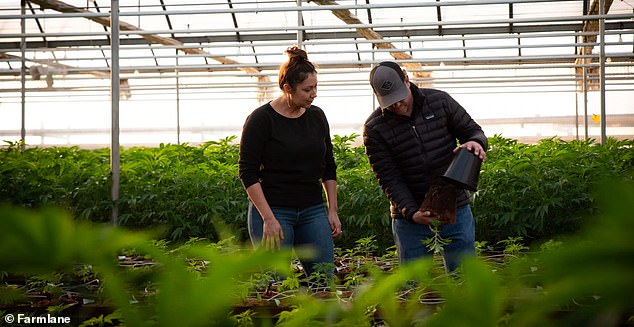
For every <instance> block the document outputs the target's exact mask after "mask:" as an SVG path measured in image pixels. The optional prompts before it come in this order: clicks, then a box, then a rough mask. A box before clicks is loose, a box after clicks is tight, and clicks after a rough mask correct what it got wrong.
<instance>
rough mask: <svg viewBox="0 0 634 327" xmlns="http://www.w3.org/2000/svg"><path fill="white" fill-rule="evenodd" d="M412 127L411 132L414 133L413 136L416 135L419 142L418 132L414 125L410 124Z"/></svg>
mask: <svg viewBox="0 0 634 327" xmlns="http://www.w3.org/2000/svg"><path fill="white" fill-rule="evenodd" d="M411 125H412V131H414V135H416V138H417V139H419V140H420V135H418V131H417V130H416V124H414V123H411Z"/></svg>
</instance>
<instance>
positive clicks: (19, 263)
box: [0, 182, 634, 326]
mask: <svg viewBox="0 0 634 327" xmlns="http://www.w3.org/2000/svg"><path fill="white" fill-rule="evenodd" d="M612 192H615V193H614V194H612ZM601 194H602V195H603V196H602V197H601V204H600V207H601V208H602V213H601V214H597V215H593V220H592V222H591V223H588V224H584V226H583V229H582V230H581V231H580V232H578V233H575V235H572V236H571V237H569V238H568V239H566V240H563V241H559V242H548V243H545V244H544V245H543V246H542V247H541V250H540V251H535V252H531V253H527V252H523V251H515V250H512V249H510V250H509V253H510V254H512V255H511V256H509V257H507V259H505V262H504V263H503V264H502V265H499V264H492V263H491V262H487V261H484V260H482V259H481V258H477V257H474V258H470V259H468V260H466V261H465V262H464V266H463V267H462V270H461V271H460V273H459V274H458V275H452V276H449V275H444V274H440V275H439V274H437V273H434V271H433V269H432V268H433V260H432V259H422V260H419V261H416V262H413V263H410V264H407V265H403V266H400V267H396V268H394V269H389V270H388V271H385V270H382V269H376V267H375V266H373V265H371V264H366V265H364V266H360V267H359V268H361V267H364V271H365V273H363V274H362V270H361V269H358V270H356V273H357V275H356V276H357V277H358V278H357V279H356V280H353V279H347V280H346V286H345V290H346V291H348V290H349V291H351V292H352V293H353V294H352V296H350V297H346V298H345V300H344V299H342V298H339V297H338V296H339V292H335V293H329V294H335V295H336V296H337V297H329V298H327V299H322V298H320V297H319V296H315V295H316V294H315V293H309V292H307V291H306V289H305V288H303V287H301V286H300V285H299V284H298V283H297V282H294V279H293V277H292V272H291V271H290V270H289V265H288V262H289V260H290V259H291V256H290V253H287V252H276V253H270V252H266V251H263V250H261V251H255V250H241V249H240V247H235V246H231V240H230V239H226V238H224V237H223V238H222V241H221V242H217V243H207V242H202V241H196V242H191V243H187V244H185V245H184V246H180V247H177V248H169V247H165V246H164V244H161V243H160V242H159V243H157V242H151V236H152V235H151V234H148V233H145V232H144V233H141V232H131V231H125V230H122V229H118V228H112V227H109V226H103V225H95V224H88V223H86V222H78V221H77V220H76V219H73V218H71V217H70V215H67V214H65V213H63V212H60V211H58V210H50V209H47V210H37V211H34V210H29V211H26V210H24V209H18V208H15V207H8V206H0V272H2V274H0V281H1V282H2V285H0V316H3V318H4V317H7V316H9V315H11V317H12V318H13V317H15V316H18V315H20V314H22V315H26V316H33V317H36V316H38V315H46V313H48V314H49V315H54V316H62V317H70V318H71V319H72V323H73V325H77V324H79V323H81V325H82V326H230V325H235V326H255V325H265V326H273V325H275V326H451V325H458V326H578V325H593V326H594V325H596V326H626V325H631V324H632V322H633V321H634V306H633V303H634V280H633V279H632V278H631V272H632V270H633V269H634V243H632V242H631V239H632V236H633V235H632V233H633V231H634V216H632V215H631V212H632V209H633V207H632V204H633V203H634V184H632V183H629V184H622V183H620V182H619V183H615V184H614V185H612V186H611V187H610V188H609V189H607V192H606V191H605V189H604V191H603V192H601ZM368 243H370V241H369V240H365V241H362V242H360V243H359V245H360V246H361V247H362V248H364V249H365V250H370V251H371V246H369V244H368ZM509 243H513V242H512V241H510V242H509ZM362 251H364V250H361V251H359V252H357V253H355V254H354V258H352V259H353V261H357V262H361V261H363V260H364V258H366V259H367V258H368V256H367V255H362V254H360V252H362ZM122 254H136V255H141V256H143V257H144V258H149V259H151V260H152V262H153V263H155V264H154V265H150V266H144V267H129V268H125V267H121V266H120V264H119V262H117V261H116V260H113V259H114V258H116V256H117V255H122ZM263 268H267V270H268V271H272V272H275V273H277V274H281V275H283V276H287V277H288V278H287V279H286V281H285V284H283V285H281V286H283V287H285V288H289V289H294V290H295V292H294V293H293V296H291V297H288V298H286V299H283V302H284V303H283V310H281V311H279V312H277V313H271V314H268V315H267V314H266V313H265V314H264V315H260V316H258V315H256V311H251V310H250V309H249V310H246V311H242V312H239V313H237V312H236V310H235V309H236V307H238V306H239V304H241V303H243V302H244V300H245V299H246V295H245V294H246V293H245V287H244V285H245V284H250V285H255V283H257V281H258V280H260V279H261V277H262V272H263V270H262V269H263ZM18 276H23V277H25V278H27V279H28V281H29V283H30V284H28V285H27V286H25V287H21V286H18V285H17V284H16V283H15V282H14V281H15V280H16V279H17V278H16V277H18ZM59 276H79V277H81V278H82V279H84V280H88V281H92V280H98V281H99V282H98V284H99V288H98V289H94V288H90V287H87V289H75V290H73V291H72V292H71V291H66V292H57V293H56V289H59V288H61V285H63V284H64V283H69V282H70V281H69V279H64V278H61V277H59ZM12 278H13V280H11V279H12ZM247 282H248V283H247ZM348 282H350V283H348ZM84 285H93V284H92V283H85V284H84ZM265 285H266V283H265ZM249 287H251V286H249ZM33 289H41V290H42V292H44V293H48V294H57V296H54V297H52V298H53V301H54V303H55V304H58V303H61V304H58V305H56V306H49V307H48V308H46V309H47V311H45V312H46V313H42V312H39V313H38V312H34V311H37V307H35V306H30V307H29V308H28V309H24V308H21V307H18V306H16V305H17V304H20V303H28V302H29V299H31V301H32V299H33V296H32V295H33V294H32V293H31V294H29V293H30V292H32V291H33ZM269 289H270V284H268V286H267V293H268V290H269ZM69 293H73V294H76V295H75V296H74V297H73V298H68V297H65V296H69ZM432 293H433V294H435V296H436V298H437V299H439V301H437V302H435V303H430V302H428V301H425V299H427V298H428V297H429V296H430V294H432ZM77 294H79V295H77ZM258 294H260V296H262V298H260V299H258V300H262V299H263V296H265V294H266V293H265V294H262V293H258ZM81 299H84V300H86V299H92V300H93V301H95V302H96V303H98V304H102V305H104V306H105V307H106V308H107V310H106V311H103V313H102V314H101V315H98V316H92V317H84V318H88V319H85V320H82V319H84V318H79V317H78V316H76V315H75V314H73V311H72V309H73V307H81V306H82V304H80V303H77V302H73V301H78V300H81ZM64 301H66V302H64ZM280 302H282V301H280ZM278 303H279V302H278ZM250 308H251V309H254V310H256V309H257V308H256V307H254V306H251V307H250ZM268 309H271V307H269V308H268ZM20 310H24V311H20ZM4 319H5V320H6V319H7V318H4ZM256 320H257V321H256ZM7 321H8V320H7ZM256 322H259V323H257V324H256Z"/></svg>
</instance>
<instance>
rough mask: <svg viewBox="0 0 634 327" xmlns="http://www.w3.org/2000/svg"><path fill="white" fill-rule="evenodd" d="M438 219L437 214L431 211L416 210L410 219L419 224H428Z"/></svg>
mask: <svg viewBox="0 0 634 327" xmlns="http://www.w3.org/2000/svg"><path fill="white" fill-rule="evenodd" d="M436 219H438V216H436V215H434V214H433V213H432V212H431V211H420V210H418V211H416V213H414V216H412V220H413V221H414V222H415V223H417V224H420V225H429V224H431V222H432V221H434V220H436Z"/></svg>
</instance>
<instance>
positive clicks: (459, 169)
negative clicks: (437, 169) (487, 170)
mask: <svg viewBox="0 0 634 327" xmlns="http://www.w3.org/2000/svg"><path fill="white" fill-rule="evenodd" d="M481 165H482V160H480V157H478V156H476V155H475V154H473V152H471V151H467V150H466V149H464V148H460V149H459V150H458V152H457V153H456V154H455V155H454V157H453V160H452V161H451V164H450V165H449V167H448V168H447V171H445V173H444V174H443V176H442V177H443V178H444V179H445V180H447V181H448V182H449V183H451V184H454V185H456V186H458V187H460V188H464V189H467V190H469V191H474V192H475V191H477V189H478V179H479V177H480V166H481Z"/></svg>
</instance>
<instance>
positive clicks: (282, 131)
mask: <svg viewBox="0 0 634 327" xmlns="http://www.w3.org/2000/svg"><path fill="white" fill-rule="evenodd" d="M238 166H239V175H240V180H241V181H242V184H243V185H244V187H245V189H246V188H248V187H249V186H251V185H253V184H255V183H257V182H259V183H260V184H261V185H262V190H263V191H264V196H265V197H266V200H267V202H268V203H269V205H270V206H283V207H297V208H305V207H308V206H312V205H316V204H319V203H323V196H322V185H321V183H322V181H326V180H336V179H337V172H336V166H335V160H334V156H333V153H332V143H331V139H330V127H329V125H328V121H327V119H326V115H325V114H324V112H323V111H322V110H321V108H319V107H317V106H311V107H310V108H308V109H307V110H306V112H304V114H302V115H301V116H300V117H297V118H288V117H285V116H282V115H281V114H279V113H278V112H276V111H275V109H273V107H272V106H271V105H270V103H267V104H265V105H263V106H261V107H259V108H257V109H255V110H254V111H253V112H252V113H251V114H250V115H249V117H247V119H246V121H245V124H244V126H243V129H242V137H241V139H240V159H239V161H238Z"/></svg>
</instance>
